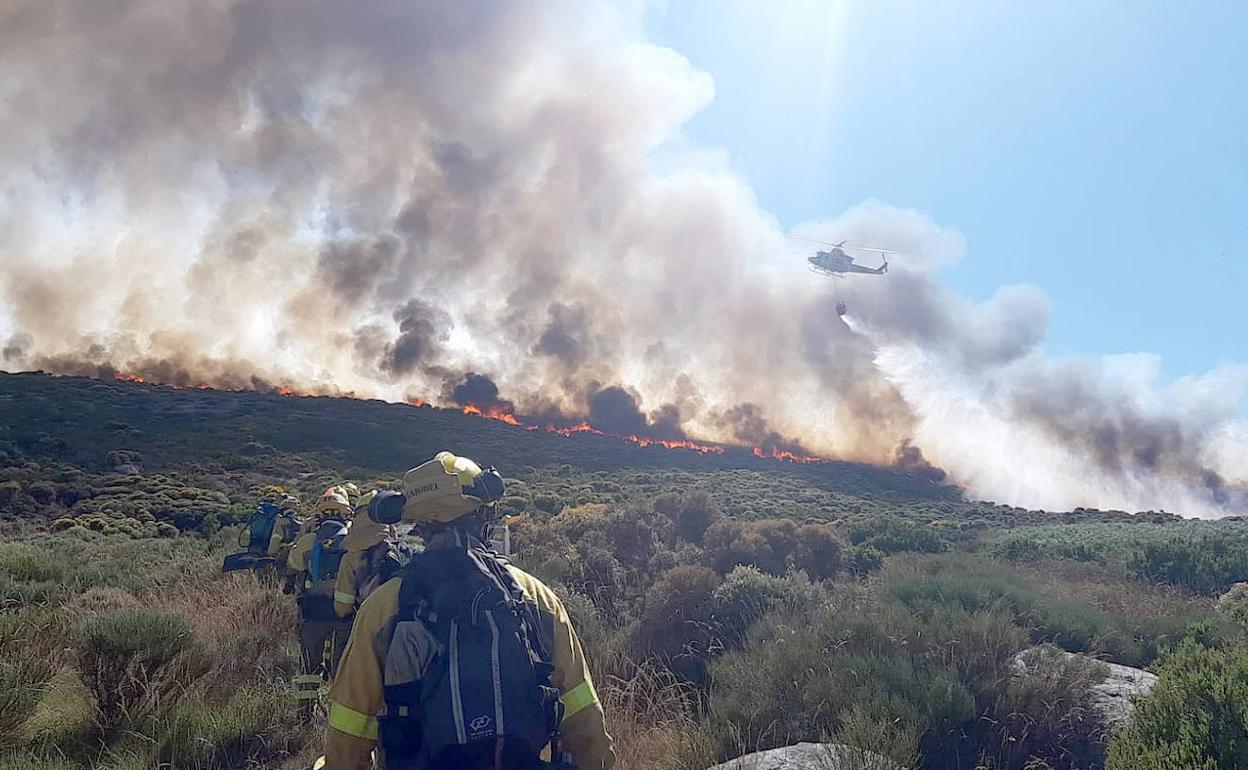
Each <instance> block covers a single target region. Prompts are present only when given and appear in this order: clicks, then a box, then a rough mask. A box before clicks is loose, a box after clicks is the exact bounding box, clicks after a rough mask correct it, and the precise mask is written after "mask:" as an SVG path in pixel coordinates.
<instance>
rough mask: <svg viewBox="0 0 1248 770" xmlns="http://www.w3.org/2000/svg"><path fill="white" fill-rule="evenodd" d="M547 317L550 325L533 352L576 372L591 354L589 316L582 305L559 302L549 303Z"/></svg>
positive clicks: (543, 332) (547, 325)
mask: <svg viewBox="0 0 1248 770" xmlns="http://www.w3.org/2000/svg"><path fill="white" fill-rule="evenodd" d="M548 313H549V321H548V322H547V324H546V328H545V329H544V330H543V331H542V336H541V337H539V338H538V340H537V344H536V345H534V346H533V351H534V352H535V353H542V354H545V355H550V356H554V357H555V358H558V359H559V360H560V361H561V362H562V363H563V364H564V366H566V367H567V368H569V369H575V368H576V367H577V366H578V365H579V364H580V363H581V361H583V360H584V359H585V357H586V356H587V355H589V354H590V350H589V347H590V343H591V340H590V331H589V315H588V314H587V313H586V312H585V308H584V307H583V306H581V305H571V306H569V305H565V304H563V303H562V302H554V303H552V304H551V305H550V307H549V308H548Z"/></svg>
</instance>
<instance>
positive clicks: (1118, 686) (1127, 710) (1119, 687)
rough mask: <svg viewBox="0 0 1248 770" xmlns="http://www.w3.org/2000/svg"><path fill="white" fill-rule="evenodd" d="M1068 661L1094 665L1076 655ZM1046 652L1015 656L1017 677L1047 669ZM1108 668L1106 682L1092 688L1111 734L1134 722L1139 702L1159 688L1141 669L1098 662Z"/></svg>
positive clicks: (1095, 705) (1068, 655)
mask: <svg viewBox="0 0 1248 770" xmlns="http://www.w3.org/2000/svg"><path fill="white" fill-rule="evenodd" d="M1060 654H1061V655H1062V656H1064V657H1066V658H1068V659H1076V658H1077V659H1083V660H1088V661H1092V660H1094V659H1093V658H1090V657H1088V656H1087V655H1077V654H1075V653H1073V652H1064V651H1063V652H1061V653H1060ZM1044 658H1045V651H1044V648H1040V647H1032V648H1030V649H1027V650H1023V651H1022V652H1020V653H1019V654H1018V655H1015V656H1014V661H1013V669H1014V674H1015V676H1029V675H1038V674H1039V671H1037V667H1038V666H1040V665H1043V660H1044ZM1098 662H1099V663H1100V664H1101V665H1102V666H1104V667H1105V669H1106V671H1107V673H1106V676H1105V679H1104V680H1102V681H1101V682H1100V683H1098V684H1094V685H1092V693H1091V695H1092V707H1093V708H1095V709H1096V711H1097V713H1098V714H1099V715H1100V717H1101V720H1102V721H1103V722H1104V726H1105V728H1106V730H1107V731H1109V730H1113V729H1114V728H1117V727H1119V726H1121V725H1123V724H1125V723H1126V722H1127V721H1129V720H1130V719H1131V715H1132V714H1134V713H1135V701H1136V699H1138V698H1142V697H1144V696H1146V695H1148V694H1149V693H1150V692H1152V691H1153V687H1154V686H1156V684H1157V675H1156V674H1150V673H1149V672H1147V671H1144V670H1143V669H1139V668H1131V667H1130V666H1123V665H1120V664H1118V663H1106V662H1104V661H1098Z"/></svg>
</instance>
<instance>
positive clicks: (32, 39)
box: [0, 0, 1248, 515]
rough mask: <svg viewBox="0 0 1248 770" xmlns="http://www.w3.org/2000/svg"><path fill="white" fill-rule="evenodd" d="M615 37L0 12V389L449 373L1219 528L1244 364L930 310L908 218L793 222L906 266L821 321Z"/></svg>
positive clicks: (918, 223) (528, 3)
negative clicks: (900, 459) (1054, 354)
mask: <svg viewBox="0 0 1248 770" xmlns="http://www.w3.org/2000/svg"><path fill="white" fill-rule="evenodd" d="M642 13H643V8H642V7H641V6H640V5H635V4H627V3H626V4H622V5H621V4H613V3H609V2H605V1H602V2H589V1H585V2H579V1H578V2H571V1H570V0H567V1H564V2H561V1H559V0H508V1H506V2H504V1H503V0H473V1H469V2H458V3H445V2H431V1H430V2H415V1H413V0H362V1H361V2H357V3H331V2H306V3H289V2H285V1H284V0H245V1H244V0H197V1H195V2H192V1H191V0H160V1H159V2H158V1H157V0H113V1H111V2H101V3H81V2H76V1H74V0H0V135H3V136H4V137H5V141H4V142H3V143H2V144H0V180H2V181H0V259H2V260H3V262H2V266H0V293H2V296H3V297H4V299H5V304H4V306H3V308H2V309H0V329H4V330H6V335H7V340H5V341H4V342H5V344H4V345H3V352H2V354H0V355H3V359H2V360H0V366H3V367H4V368H6V369H10V370H13V369H20V368H30V367H40V368H44V369H47V370H50V371H58V372H65V373H80V374H93V375H99V376H108V374H109V373H110V372H111V371H113V370H114V369H117V370H121V371H126V372H134V373H137V374H141V375H143V376H145V377H148V378H152V379H158V380H163V381H167V382H174V383H177V384H198V383H200V382H205V383H209V384H214V385H220V386H227V387H265V386H268V385H273V384H286V385H293V386H296V387H298V388H301V389H305V390H317V391H325V392H349V393H355V394H358V395H362V396H378V397H383V398H388V399H393V400H400V399H403V398H406V397H409V396H420V397H425V398H434V399H439V398H445V397H446V396H445V395H444V394H447V393H452V394H453V393H454V388H455V387H456V385H457V384H461V385H462V384H464V383H466V382H467V380H465V375H466V374H467V373H469V372H476V373H481V374H484V375H487V378H488V381H489V382H491V383H492V384H496V385H497V388H498V393H500V394H501V397H503V398H506V399H508V400H510V401H512V402H514V403H515V405H516V407H517V408H518V409H520V410H521V411H525V412H527V413H530V414H549V413H552V412H558V413H561V414H564V415H582V414H592V415H594V416H598V417H601V418H602V419H611V417H612V415H609V414H606V413H603V414H598V413H596V412H595V411H594V410H595V409H600V410H607V409H619V408H621V407H620V405H621V404H623V408H624V409H625V411H627V410H628V409H630V408H631V409H633V410H635V411H638V412H640V413H641V415H640V416H638V417H636V419H640V420H642V422H643V423H644V422H646V421H647V420H648V421H649V422H651V423H653V425H654V426H656V427H655V429H656V430H658V426H663V427H662V429H663V430H668V431H670V430H674V431H683V432H685V433H687V434H689V435H694V436H699V437H702V438H707V439H715V440H727V441H741V442H746V443H768V444H775V445H777V446H779V445H800V446H801V447H802V448H804V449H805V450H808V451H815V452H821V453H826V454H832V455H837V456H842V457H849V458H855V459H863V460H869V461H874V462H882V463H890V462H892V461H893V460H894V459H895V458H896V457H897V456H898V455H897V452H898V450H899V448H900V447H903V446H907V444H906V442H907V441H910V442H911V444H912V445H913V446H915V447H918V448H920V449H922V450H923V451H924V452H925V453H927V455H928V458H929V459H933V460H935V461H936V462H937V463H938V464H940V465H942V466H943V467H944V468H945V469H946V470H948V471H949V472H950V473H951V475H952V476H953V478H954V479H955V480H957V481H959V482H960V483H963V484H965V485H967V486H968V487H969V488H970V491H971V493H972V494H977V495H983V496H989V497H993V498H995V499H1000V500H1003V501H1005V502H1011V503H1017V504H1022V505H1033V506H1034V505H1044V506H1047V507H1066V506H1073V505H1104V506H1124V507H1130V508H1156V507H1166V508H1170V509H1176V510H1181V511H1182V512H1185V513H1190V514H1200V515H1218V514H1221V513H1226V512H1229V511H1232V510H1237V509H1239V508H1242V505H1243V503H1242V500H1243V498H1242V489H1236V485H1243V484H1245V483H1248V479H1246V478H1245V476H1244V473H1245V471H1244V470H1243V468H1244V467H1245V465H1244V464H1243V462H1242V459H1244V453H1245V449H1244V448H1245V446H1248V442H1246V441H1245V430H1244V427H1243V425H1242V423H1240V422H1238V421H1237V420H1236V417H1235V415H1236V411H1235V407H1234V406H1233V405H1234V402H1235V401H1236V400H1237V399H1238V398H1239V397H1240V396H1239V394H1241V393H1242V392H1243V388H1244V383H1243V380H1244V377H1243V374H1242V372H1239V373H1236V372H1237V371H1238V370H1235V371H1232V370H1230V369H1228V370H1226V371H1222V372H1215V373H1213V374H1211V375H1209V376H1207V377H1205V378H1201V379H1193V380H1190V381H1184V382H1181V383H1178V384H1176V385H1175V386H1173V387H1172V388H1169V389H1164V388H1158V387H1157V385H1156V383H1155V382H1152V381H1150V380H1149V378H1148V377H1126V378H1124V377H1120V376H1116V375H1112V376H1111V373H1109V369H1112V367H1110V366H1109V365H1108V364H1107V363H1106V362H1095V361H1094V362H1062V361H1051V360H1049V359H1047V358H1045V356H1044V355H1043V354H1042V352H1041V351H1040V350H1039V344H1040V343H1041V341H1042V340H1043V338H1044V334H1045V331H1046V327H1047V321H1048V314H1049V307H1048V303H1047V301H1046V300H1045V299H1044V297H1043V295H1041V294H1040V293H1039V292H1038V291H1036V290H1035V289H1030V288H1027V287H1011V288H1007V289H1003V290H1002V291H1001V292H999V293H998V295H997V296H996V297H994V298H993V299H992V300H990V301H989V302H987V303H983V304H980V305H973V304H971V303H967V302H965V301H963V300H961V299H960V298H958V297H956V296H954V295H952V294H951V293H950V292H948V291H947V290H945V289H943V288H942V287H941V286H940V285H939V284H938V283H936V282H935V281H934V280H933V278H932V274H933V271H934V270H935V269H937V268H938V267H939V266H941V265H944V264H948V263H949V262H951V261H953V260H956V259H959V258H960V257H961V254H962V251H963V242H962V238H961V236H960V235H958V234H957V233H955V232H952V231H950V230H948V229H946V228H942V227H940V226H938V225H936V224H934V223H932V222H931V221H930V220H929V219H927V218H926V217H924V216H922V215H920V214H917V213H915V212H907V211H899V210H896V209H893V208H890V207H888V206H886V205H884V204H879V203H870V204H865V205H864V206H861V207H858V208H856V209H854V210H852V211H850V212H847V213H846V214H844V215H842V216H841V217H839V218H838V219H835V220H832V221H830V222H826V223H822V224H820V223H813V224H811V225H809V226H804V227H803V228H802V232H805V233H807V234H810V235H812V236H814V237H825V238H827V239H834V240H840V239H841V238H849V239H851V240H853V241H858V242H870V243H876V244H887V245H888V246H890V247H892V248H896V249H898V250H900V251H902V252H903V254H902V255H899V256H898V257H897V259H895V260H894V265H893V267H894V269H893V271H892V272H890V274H889V275H888V276H887V277H886V278H883V279H879V280H876V279H874V278H871V277H865V278H864V279H863V280H846V281H844V282H843V287H842V290H841V291H842V292H843V296H844V297H845V298H847V300H848V301H849V303H850V305H851V307H852V318H853V319H854V322H855V323H856V324H858V331H860V332H861V333H855V332H854V330H851V329H850V328H849V327H848V326H846V325H845V324H844V323H843V322H842V321H840V320H839V319H838V318H837V316H836V313H835V302H836V299H837V298H838V297H837V296H836V294H835V293H834V292H833V291H832V290H830V288H829V283H828V282H826V281H821V280H816V279H815V278H814V277H813V276H811V275H810V274H809V273H807V272H805V271H804V270H803V269H802V265H803V262H802V261H801V258H800V255H799V256H796V257H795V256H794V255H793V254H792V244H791V243H789V244H786V242H785V239H784V236H783V234H782V233H781V231H780V228H779V227H778V226H777V224H776V222H775V220H774V218H773V217H772V216H770V215H769V214H768V213H767V212H765V211H763V210H762V209H761V208H760V207H759V205H758V203H757V202H756V201H755V199H754V196H753V194H752V191H751V190H750V189H749V188H748V186H747V185H746V184H744V183H743V182H742V180H741V179H739V178H738V177H736V176H734V175H733V174H731V173H730V172H728V171H725V170H723V169H722V167H721V166H718V165H716V164H713V163H706V162H704V161H705V156H704V155H701V154H698V152H699V151H697V150H696V148H695V149H694V150H693V151H692V153H691V154H690V157H689V160H688V162H682V160H681V155H680V153H679V152H678V151H676V150H673V149H672V147H673V146H674V144H673V142H672V141H671V140H673V139H674V138H677V137H678V136H679V131H680V127H681V126H682V125H683V124H684V122H685V121H687V120H688V119H689V118H690V117H691V116H692V115H694V114H695V113H696V112H697V111H698V110H699V109H701V108H702V107H703V106H705V105H706V104H707V103H708V101H709V100H710V99H711V98H712V97H713V84H712V82H711V80H710V78H709V77H708V76H707V75H706V74H705V73H701V72H698V71H697V70H695V69H694V68H693V67H692V66H691V65H690V64H689V62H688V61H687V60H686V59H684V58H683V57H682V56H680V55H679V54H678V53H676V52H674V51H671V50H668V49H665V48H662V47H658V46H655V45H652V44H650V43H647V42H646V41H645V39H644V36H643V34H642V23H641V21H642ZM659 150H662V151H663V162H662V163H661V164H659V163H657V162H656V161H655V158H656V151H659ZM613 388H620V389H622V391H618V393H622V394H623V395H622V396H620V397H618V398H616V397H613V398H597V397H596V396H595V394H601V393H604V392H607V393H612V394H616V393H617V391H616V390H613ZM487 390H488V388H487ZM1128 396H1129V397H1128ZM1079 404H1095V405H1099V406H1093V407H1090V408H1080V407H1079ZM1106 406H1112V407H1113V408H1112V409H1108V408H1103V407H1106ZM624 417H625V418H628V419H630V420H631V419H633V418H634V417H635V416H632V415H624ZM625 422H627V420H625ZM1013 458H1018V460H1019V462H1018V463H1016V464H1015V467H1011V460H1012V459H1013ZM1024 460H1025V462H1024Z"/></svg>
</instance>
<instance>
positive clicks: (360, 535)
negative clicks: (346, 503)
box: [334, 509, 394, 618]
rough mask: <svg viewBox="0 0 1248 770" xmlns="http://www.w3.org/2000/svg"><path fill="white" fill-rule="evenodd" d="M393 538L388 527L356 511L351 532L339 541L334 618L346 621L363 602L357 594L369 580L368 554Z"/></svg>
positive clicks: (361, 596)
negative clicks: (339, 555)
mask: <svg viewBox="0 0 1248 770" xmlns="http://www.w3.org/2000/svg"><path fill="white" fill-rule="evenodd" d="M393 535H394V532H393V531H392V530H391V528H390V527H387V526H386V525H385V524H378V523H377V522H375V521H373V520H372V519H371V518H369V516H368V510H367V509H360V510H359V511H358V512H357V513H356V514H355V518H354V519H352V520H351V530H350V531H349V532H347V536H346V537H345V538H343V541H342V548H343V550H345V551H346V553H345V554H344V555H343V557H342V561H341V562H339V564H338V578H337V580H336V581H335V582H334V612H335V613H337V615H338V617H340V618H345V617H347V616H348V615H350V614H351V613H352V612H354V611H355V608H356V606H357V605H358V604H359V603H360V602H362V601H364V596H363V595H362V594H361V592H362V590H363V589H364V585H365V583H366V582H368V579H369V578H370V577H371V575H369V574H368V573H369V563H368V550H369V549H370V548H372V547H373V546H375V545H380V544H381V543H382V542H383V541H385V539H386V538H387V537H391V536H393Z"/></svg>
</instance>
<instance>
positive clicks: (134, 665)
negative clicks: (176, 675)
mask: <svg viewBox="0 0 1248 770" xmlns="http://www.w3.org/2000/svg"><path fill="white" fill-rule="evenodd" d="M194 643H195V638H194V634H193V632H192V629H191V624H190V622H189V621H188V620H187V619H186V618H185V617H183V616H182V615H180V614H178V613H176V612H171V611H168V610H160V609H155V608H150V607H130V608H124V609H117V610H110V611H107V612H101V613H98V614H96V615H89V616H87V617H86V618H84V619H83V620H82V622H81V623H80V624H79V627H78V634H77V648H78V662H79V668H80V670H81V671H82V674H83V677H84V678H85V680H86V683H87V686H88V687H90V688H91V691H92V692H94V693H95V695H96V698H97V699H98V701H99V704H100V710H101V712H102V714H103V716H104V718H105V720H107V721H108V722H109V723H110V724H116V723H118V721H119V720H120V718H121V717H123V716H124V715H126V714H127V713H128V712H129V711H130V710H131V709H132V708H133V707H134V706H135V705H137V703H138V702H139V700H140V699H142V698H143V697H144V696H145V695H147V694H148V693H149V691H150V688H151V687H152V686H154V685H155V684H156V682H157V679H158V677H159V675H160V672H161V669H163V668H164V667H165V666H167V665H168V664H169V663H170V662H171V661H173V659H174V658H175V657H177V656H178V655H179V654H180V653H182V652H184V651H186V650H188V649H189V648H191V647H192V645H194Z"/></svg>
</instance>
